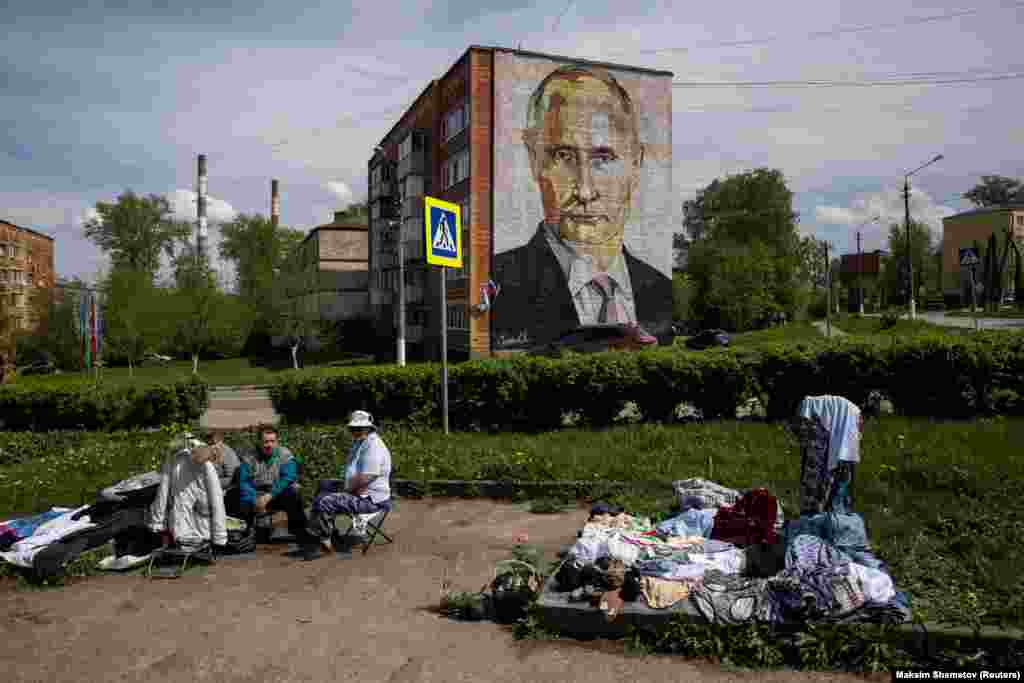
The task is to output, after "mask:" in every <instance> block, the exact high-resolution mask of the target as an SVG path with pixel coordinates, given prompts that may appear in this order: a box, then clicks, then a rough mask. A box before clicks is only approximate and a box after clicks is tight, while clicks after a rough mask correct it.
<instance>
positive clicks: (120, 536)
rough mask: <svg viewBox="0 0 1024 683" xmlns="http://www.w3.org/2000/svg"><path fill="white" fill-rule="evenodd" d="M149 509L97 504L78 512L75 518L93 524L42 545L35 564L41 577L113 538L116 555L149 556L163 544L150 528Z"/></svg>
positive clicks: (56, 572)
mask: <svg viewBox="0 0 1024 683" xmlns="http://www.w3.org/2000/svg"><path fill="white" fill-rule="evenodd" d="M147 518H148V512H147V510H146V508H141V507H123V506H121V505H120V504H117V503H113V504H112V503H107V502H103V503H98V504H96V505H92V506H90V507H87V508H83V509H81V510H80V511H79V512H77V513H75V515H74V516H73V519H76V520H80V519H85V520H90V521H91V522H92V525H91V526H89V527H88V528H84V529H82V530H81V531H77V532H75V533H73V534H69V535H68V536H66V537H64V538H62V539H60V540H58V541H55V542H53V543H50V544H48V545H47V546H46V547H44V548H41V549H40V550H39V552H38V554H36V555H35V557H34V558H33V562H32V566H33V569H35V571H36V574H37V575H38V576H39V577H40V578H49V577H54V576H56V575H57V574H59V573H60V570H61V568H62V567H63V566H64V565H65V564H67V563H68V562H69V561H70V560H72V559H74V558H76V557H78V556H79V555H81V554H82V553H84V552H86V551H88V550H92V549H94V548H98V547H100V546H102V545H105V544H107V543H109V542H110V541H114V555H115V557H120V556H124V555H134V556H141V555H148V554H149V553H151V552H152V551H153V550H154V549H156V548H158V547H160V537H159V535H158V534H155V533H153V532H152V531H151V530H150V529H149V528H148V527H147Z"/></svg>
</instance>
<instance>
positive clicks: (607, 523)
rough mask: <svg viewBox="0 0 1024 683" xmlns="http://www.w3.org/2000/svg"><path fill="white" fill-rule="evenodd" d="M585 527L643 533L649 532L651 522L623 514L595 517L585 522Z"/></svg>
mask: <svg viewBox="0 0 1024 683" xmlns="http://www.w3.org/2000/svg"><path fill="white" fill-rule="evenodd" d="M587 526H595V527H602V528H605V529H619V530H622V531H634V532H636V533H644V532H647V531H651V530H652V527H651V520H650V519H647V518H640V517H633V516H632V515H627V514H625V513H622V514H619V515H611V514H605V515H595V516H594V517H591V519H590V521H588V522H587Z"/></svg>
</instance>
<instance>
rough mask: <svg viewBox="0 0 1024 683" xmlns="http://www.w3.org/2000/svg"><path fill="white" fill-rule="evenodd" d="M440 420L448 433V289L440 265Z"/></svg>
mask: <svg viewBox="0 0 1024 683" xmlns="http://www.w3.org/2000/svg"><path fill="white" fill-rule="evenodd" d="M438 270H440V272H441V421H442V422H443V423H444V433H445V434H447V433H448V291H447V283H446V282H445V280H446V279H447V278H446V273H445V267H444V266H441V267H440V268H439V269H438Z"/></svg>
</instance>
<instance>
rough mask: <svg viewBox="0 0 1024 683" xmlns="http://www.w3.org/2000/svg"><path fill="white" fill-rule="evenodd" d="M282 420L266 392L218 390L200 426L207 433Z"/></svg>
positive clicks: (257, 390)
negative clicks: (208, 430) (211, 430)
mask: <svg viewBox="0 0 1024 683" xmlns="http://www.w3.org/2000/svg"><path fill="white" fill-rule="evenodd" d="M280 420H281V416H280V415H278V414H277V413H276V412H274V404H273V403H272V402H271V401H270V394H268V393H267V391H266V389H257V388H240V389H234V388H229V387H214V388H213V389H212V390H211V391H210V405H209V407H208V408H207V410H206V413H204V414H203V416H202V417H201V418H200V420H199V424H200V426H201V427H202V428H203V429H245V428H246V427H252V426H255V425H258V424H266V423H270V424H277V423H278V422H280Z"/></svg>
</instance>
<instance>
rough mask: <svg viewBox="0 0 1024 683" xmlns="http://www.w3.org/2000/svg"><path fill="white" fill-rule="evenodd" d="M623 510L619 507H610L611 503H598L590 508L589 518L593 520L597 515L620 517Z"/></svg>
mask: <svg viewBox="0 0 1024 683" xmlns="http://www.w3.org/2000/svg"><path fill="white" fill-rule="evenodd" d="M624 510H625V509H624V508H623V507H622V506H621V505H612V504H611V503H605V502H604V501H598V502H596V503H594V504H593V505H592V506H590V518H591V519H593V518H594V517H596V516H597V515H621V514H622V513H623V512H624Z"/></svg>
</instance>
